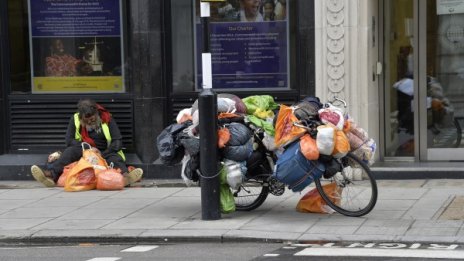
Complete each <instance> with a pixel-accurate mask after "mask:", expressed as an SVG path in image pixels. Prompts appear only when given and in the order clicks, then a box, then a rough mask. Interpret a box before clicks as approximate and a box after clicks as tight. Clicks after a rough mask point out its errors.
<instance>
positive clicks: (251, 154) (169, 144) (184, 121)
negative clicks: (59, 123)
mask: <svg viewBox="0 0 464 261" xmlns="http://www.w3.org/2000/svg"><path fill="white" fill-rule="evenodd" d="M278 107H279V105H278V104H277V103H275V102H274V99H273V98H272V96H269V95H259V96H250V97H246V98H244V99H240V98H239V97H237V96H236V95H233V94H218V96H217V112H218V115H217V117H218V144H217V147H218V155H219V160H220V163H219V164H220V165H219V168H218V170H219V171H220V176H222V175H224V177H223V178H221V180H222V181H223V182H221V190H222V192H221V191H220V195H221V211H222V212H223V213H229V212H232V211H234V210H235V206H233V207H231V205H232V204H230V202H231V201H232V202H233V196H231V197H228V198H230V200H229V201H228V204H226V203H227V202H226V201H225V200H224V202H223V199H224V198H225V197H226V196H223V195H227V194H228V195H229V196H230V195H231V193H232V192H231V191H230V188H233V189H237V188H238V187H240V185H241V183H242V182H243V180H245V179H246V174H247V172H251V171H253V172H254V171H255V170H256V169H257V168H259V165H260V164H259V162H260V161H261V160H265V159H264V158H263V157H262V155H263V154H262V153H260V152H258V151H257V150H258V149H259V148H258V146H257V144H256V140H255V139H256V137H255V133H254V128H262V129H264V130H265V133H264V134H263V135H264V136H265V138H263V139H265V140H266V142H267V143H268V144H269V145H270V146H271V147H272V146H273V135H274V126H273V119H274V111H273V110H276V109H278ZM176 121H177V122H176V123H174V124H171V125H169V126H167V127H166V128H165V129H164V130H163V131H162V132H161V133H160V134H159V135H158V137H157V144H156V146H157V149H158V152H159V154H160V160H161V161H162V162H163V164H166V165H174V164H177V163H182V173H181V176H182V178H183V179H184V181H185V183H186V184H187V185H191V184H194V183H195V182H197V181H198V180H199V174H200V173H199V169H200V157H199V152H200V139H199V138H200V136H201V133H199V128H198V127H199V110H198V101H195V103H194V104H193V105H192V107H191V108H185V109H183V110H181V111H180V112H179V114H178V116H177V118H176ZM227 191H228V192H227ZM223 203H224V204H223ZM228 206H229V207H228Z"/></svg>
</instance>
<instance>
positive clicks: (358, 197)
mask: <svg viewBox="0 0 464 261" xmlns="http://www.w3.org/2000/svg"><path fill="white" fill-rule="evenodd" d="M341 163H342V171H341V172H338V173H337V174H335V175H334V176H333V177H332V178H330V179H327V180H321V179H317V180H315V183H316V187H317V190H318V191H319V194H320V195H321V196H322V198H323V199H324V200H325V202H326V203H327V205H329V206H330V207H331V208H332V209H333V210H335V211H337V212H338V213H340V214H342V215H345V216H350V217H360V216H364V215H366V214H367V213H369V212H370V211H371V210H372V209H373V208H374V206H375V203H376V202H377V182H376V181H375V179H374V177H373V175H372V172H371V170H370V168H369V167H368V166H367V165H366V164H365V163H364V162H362V161H361V160H359V159H358V158H357V157H356V156H354V155H353V154H351V153H348V155H346V156H345V157H344V158H342V159H341ZM330 183H335V184H336V188H335V190H334V191H330V192H329V191H326V190H324V188H323V187H324V185H328V184H330Z"/></svg>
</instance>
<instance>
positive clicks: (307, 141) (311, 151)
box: [300, 134, 319, 160]
mask: <svg viewBox="0 0 464 261" xmlns="http://www.w3.org/2000/svg"><path fill="white" fill-rule="evenodd" d="M300 150H301V153H302V154H303V155H304V156H305V158H306V159H308V160H317V159H318V158H319V150H318V149H317V144H316V140H315V139H313V138H311V136H310V135H308V134H306V135H303V137H301V138H300Z"/></svg>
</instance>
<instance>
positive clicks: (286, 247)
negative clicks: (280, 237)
mask: <svg viewBox="0 0 464 261" xmlns="http://www.w3.org/2000/svg"><path fill="white" fill-rule="evenodd" d="M282 248H283V249H296V247H293V246H285V247H282Z"/></svg>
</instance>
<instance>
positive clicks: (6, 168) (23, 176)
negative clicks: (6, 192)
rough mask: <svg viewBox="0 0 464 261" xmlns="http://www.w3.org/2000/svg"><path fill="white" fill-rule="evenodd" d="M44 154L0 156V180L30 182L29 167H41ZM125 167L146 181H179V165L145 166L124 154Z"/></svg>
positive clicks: (151, 164)
mask: <svg viewBox="0 0 464 261" xmlns="http://www.w3.org/2000/svg"><path fill="white" fill-rule="evenodd" d="M47 156H48V155H45V154H27V155H21V154H7V155H1V156H0V180H32V179H33V178H32V175H31V166H32V165H39V166H43V165H44V162H45V160H46V159H47ZM126 158H127V165H132V166H134V167H137V168H142V169H143V171H144V178H147V179H181V176H180V172H181V165H175V166H172V167H170V166H165V165H163V164H161V163H160V162H157V161H155V162H153V163H150V164H145V163H142V162H141V161H140V159H139V158H138V157H137V155H135V154H126Z"/></svg>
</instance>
